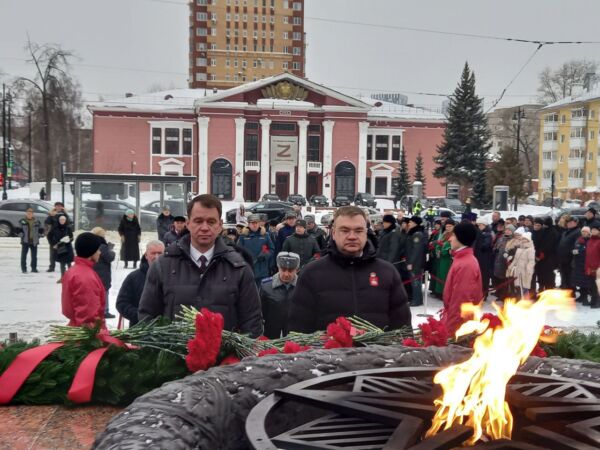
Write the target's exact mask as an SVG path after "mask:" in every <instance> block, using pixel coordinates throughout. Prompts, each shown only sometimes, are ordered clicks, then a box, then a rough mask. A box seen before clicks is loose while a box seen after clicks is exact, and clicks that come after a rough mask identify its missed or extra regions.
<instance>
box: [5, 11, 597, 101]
mask: <svg viewBox="0 0 600 450" xmlns="http://www.w3.org/2000/svg"><path fill="white" fill-rule="evenodd" d="M164 1H165V2H164V3H163V2H162V0H161V1H154V0H96V1H92V0H0V17H2V26H1V27H0V71H2V72H5V73H6V74H8V75H9V76H15V75H20V74H28V75H31V74H32V71H33V69H32V68H31V67H29V66H28V65H27V64H26V63H25V62H24V61H23V60H22V59H23V58H25V57H26V54H25V52H24V50H23V47H24V44H25V42H26V36H27V33H29V35H30V36H31V39H32V40H33V41H35V42H38V43H45V42H51V43H58V44H60V45H62V46H63V48H65V49H70V50H73V51H74V52H75V53H76V54H77V55H78V56H79V60H78V61H75V65H74V72H75V74H76V76H77V77H78V78H79V80H80V83H81V85H82V90H83V92H84V97H90V96H92V94H98V93H101V94H104V95H108V96H122V95H123V94H124V93H125V92H135V93H142V92H145V91H146V90H147V89H148V88H149V87H150V86H151V85H156V84H160V85H162V86H164V87H165V88H168V87H186V84H187V83H186V79H187V69H188V58H187V48H188V40H187V39H188V12H189V9H188V7H187V6H186V4H185V2H184V0H164ZM305 14H306V24H305V31H306V33H307V43H308V51H307V75H308V77H309V78H311V79H312V80H313V81H316V82H319V83H323V84H326V85H329V86H332V87H337V88H340V89H341V90H345V91H347V92H350V93H358V92H362V93H368V92H369V91H374V90H377V91H392V92H407V93H408V95H409V100H410V101H411V102H413V103H416V104H419V105H439V104H440V103H441V101H442V100H443V98H441V97H433V96H423V95H415V94H410V92H431V93H450V92H451V91H452V90H453V89H454V87H455V86H456V83H457V81H458V78H459V75H460V72H461V70H462V66H463V64H464V62H465V60H468V61H469V63H470V64H471V66H472V68H473V69H474V70H475V74H476V77H477V86H478V93H479V94H480V95H484V96H485V98H486V103H487V104H491V102H492V101H493V100H494V98H495V97H497V96H498V95H499V94H500V92H501V91H502V89H503V88H504V87H505V86H506V85H507V84H508V82H509V81H510V80H511V79H512V78H513V77H514V75H515V74H516V73H517V71H518V70H519V68H520V67H521V66H522V65H523V63H524V62H525V61H526V60H527V59H528V58H529V56H530V55H531V54H532V53H533V51H534V50H535V46H534V45H533V44H520V43H509V42H504V41H493V40H480V39H472V38H465V37H457V36H443V35H436V34H428V33H420V32H414V31H400V30H392V29H383V28H374V27H365V26H358V25H348V24H338V23H332V22H325V21H319V20H314V19H313V18H317V17H319V18H325V19H334V20H342V21H354V22H367V23H376V24H382V25H392V26H405V27H414V28H428V29H434V30H441V31H457V32H461V33H470V34H485V35H496V36H507V37H516V38H525V39H539V40H598V41H600V36H599V35H598V32H597V29H598V28H597V23H598V17H600V2H598V1H596V0H580V1H576V2H567V1H554V0H503V1H502V2H492V1H485V0H462V1H459V0H454V1H448V0H430V1H425V0H419V1H400V0H306V12H305ZM599 53H600V44H593V45H569V46H546V47H544V48H542V49H541V50H540V51H539V52H538V54H537V55H536V56H535V58H534V59H533V60H532V62H531V63H530V64H529V65H528V66H527V68H526V69H525V70H524V71H523V73H522V74H521V75H520V77H519V78H518V79H517V80H516V81H515V83H514V84H513V85H512V86H511V88H510V90H509V91H508V93H507V95H506V97H505V100H504V101H503V102H502V103H501V104H500V105H508V104H516V103H521V102H527V101H530V100H531V99H532V98H533V97H534V96H535V93H536V87H537V75H538V73H539V71H540V70H541V69H542V68H544V67H545V66H547V65H552V66H558V65H559V64H561V63H562V62H563V61H565V60H568V59H571V58H588V59H600V55H599ZM15 58H16V59H15ZM92 66H102V67H92ZM109 67H115V68H121V69H110V68H109ZM126 69H137V70H126ZM164 72H169V73H164ZM348 88H353V89H348Z"/></svg>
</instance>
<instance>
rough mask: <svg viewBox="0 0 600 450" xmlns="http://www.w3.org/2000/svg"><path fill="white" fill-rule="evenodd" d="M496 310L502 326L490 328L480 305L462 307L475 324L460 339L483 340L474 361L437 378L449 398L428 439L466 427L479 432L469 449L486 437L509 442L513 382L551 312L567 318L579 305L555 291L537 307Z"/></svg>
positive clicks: (509, 305)
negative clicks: (471, 336)
mask: <svg viewBox="0 0 600 450" xmlns="http://www.w3.org/2000/svg"><path fill="white" fill-rule="evenodd" d="M493 306H494V308H495V309H496V311H497V313H498V317H499V318H500V320H501V322H502V326H501V327H497V328H496V329H492V328H489V327H488V326H489V321H488V320H487V319H483V320H481V316H482V312H481V307H480V306H479V305H473V304H471V303H468V304H463V308H462V310H461V312H462V313H463V315H465V314H470V315H471V316H472V317H473V319H472V320H469V321H467V322H465V323H464V324H463V325H462V326H461V327H460V328H459V329H458V331H457V332H456V337H459V336H464V335H467V334H470V333H474V332H475V333H478V334H479V336H478V337H477V338H476V339H475V343H474V345H473V350H474V351H473V356H471V358H470V359H469V360H467V361H465V362H463V363H461V364H456V365H454V366H450V367H448V368H446V369H444V370H442V371H440V372H438V373H437V374H436V376H435V378H434V380H433V381H434V382H435V383H437V384H440V385H441V386H442V388H443V391H444V393H443V395H442V397H441V398H438V399H437V400H435V404H436V405H437V406H438V410H437V412H436V414H435V416H434V417H433V420H432V424H431V428H430V429H429V430H428V431H427V434H426V437H430V436H433V435H435V434H436V433H437V432H438V431H440V430H442V429H443V430H447V429H449V428H450V427H452V426H453V425H455V424H462V425H466V426H470V427H472V428H473V430H474V433H473V436H472V438H471V439H469V441H468V445H474V444H475V443H476V442H477V441H478V440H479V439H481V438H482V437H484V438H485V439H502V438H505V439H510V437H511V433H512V425H513V417H512V414H511V412H510V409H509V407H508V403H506V401H505V400H504V396H505V392H506V386H507V384H508V381H509V380H510V378H511V377H512V376H513V375H514V374H515V373H516V372H517V369H518V368H519V366H520V365H521V364H523V363H524V362H525V360H526V359H527V357H528V356H529V355H530V353H531V351H532V350H533V348H534V347H535V346H536V344H537V342H538V340H539V339H540V334H541V333H542V330H543V328H544V323H545V319H546V313H548V312H550V311H555V312H557V313H558V314H561V315H562V314H563V313H565V314H567V315H568V314H570V313H571V312H572V311H574V310H575V301H574V300H573V299H572V298H571V293H570V291H561V290H557V289H554V290H547V291H544V292H542V293H541V294H540V298H539V300H538V301H536V302H533V301H530V300H521V301H517V300H515V299H507V300H506V301H505V302H504V307H503V308H502V309H500V307H498V306H497V305H496V304H495V303H494V304H493Z"/></svg>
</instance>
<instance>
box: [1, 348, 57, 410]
mask: <svg viewBox="0 0 600 450" xmlns="http://www.w3.org/2000/svg"><path fill="white" fill-rule="evenodd" d="M63 345H64V344H62V343H60V342H58V343H54V344H45V345H39V346H37V347H33V348H30V349H28V350H25V351H24V352H21V353H19V354H18V355H17V357H16V358H15V359H14V360H13V362H12V363H11V364H10V366H8V368H7V369H6V370H5V371H4V373H2V375H0V405H7V404H9V403H10V402H11V401H12V399H13V397H14V396H15V395H16V394H17V392H19V389H21V386H23V384H24V383H25V381H27V378H29V375H31V372H33V371H34V370H35V368H36V367H37V366H38V365H39V364H40V363H41V362H42V361H43V360H44V359H46V358H47V357H48V356H49V355H50V354H51V353H52V352H53V351H54V350H56V349H57V348H60V347H62V346H63Z"/></svg>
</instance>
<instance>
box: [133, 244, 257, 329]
mask: <svg viewBox="0 0 600 450" xmlns="http://www.w3.org/2000/svg"><path fill="white" fill-rule="evenodd" d="M181 305H190V306H194V307H196V308H197V309H198V310H199V309H200V308H208V309H209V310H211V311H213V312H218V313H220V314H222V315H223V319H224V320H225V329H226V330H235V331H239V332H241V333H248V334H250V335H251V336H253V337H257V336H260V334H261V333H262V314H261V310H260V301H259V298H258V290H257V289H256V283H255V281H254V274H253V273H252V269H250V267H248V265H247V264H246V262H245V261H244V259H243V258H242V256H240V254H239V253H238V252H236V251H235V250H234V249H233V248H231V247H229V246H228V245H226V244H225V243H224V242H223V240H222V238H220V237H218V238H217V240H216V241H215V246H214V254H213V257H212V258H211V260H210V262H209V263H208V267H207V268H206V271H205V272H204V274H201V272H200V268H199V267H198V266H197V265H196V263H195V262H194V261H193V260H192V257H191V256H190V235H189V234H188V235H186V236H184V237H183V238H181V239H180V240H179V241H177V242H175V243H173V244H171V245H169V246H168V247H167V249H166V251H165V253H164V255H162V256H160V257H159V258H158V259H157V260H156V261H154V263H152V265H151V266H150V269H149V270H148V275H147V277H146V285H145V286H144V292H143V294H142V298H141V300H140V306H139V311H138V317H139V319H140V320H144V319H153V318H154V317H158V316H165V317H167V318H169V319H171V320H173V319H174V318H175V316H176V315H177V314H179V313H180V312H181Z"/></svg>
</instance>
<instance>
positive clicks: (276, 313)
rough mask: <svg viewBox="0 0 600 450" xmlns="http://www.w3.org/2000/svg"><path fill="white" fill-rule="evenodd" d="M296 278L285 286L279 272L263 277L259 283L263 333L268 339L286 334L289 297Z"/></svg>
mask: <svg viewBox="0 0 600 450" xmlns="http://www.w3.org/2000/svg"><path fill="white" fill-rule="evenodd" d="M296 282H297V279H295V280H292V282H291V283H290V284H289V285H288V286H286V285H285V284H283V283H282V282H281V280H280V279H279V274H275V275H273V277H270V278H265V279H264V280H263V281H262V284H261V285H260V303H261V307H262V315H263V319H264V321H265V330H264V332H263V334H264V335H265V336H266V337H268V338H269V339H278V338H280V337H281V336H287V334H288V316H289V312H290V298H291V296H292V293H293V292H294V289H295V287H296Z"/></svg>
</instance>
